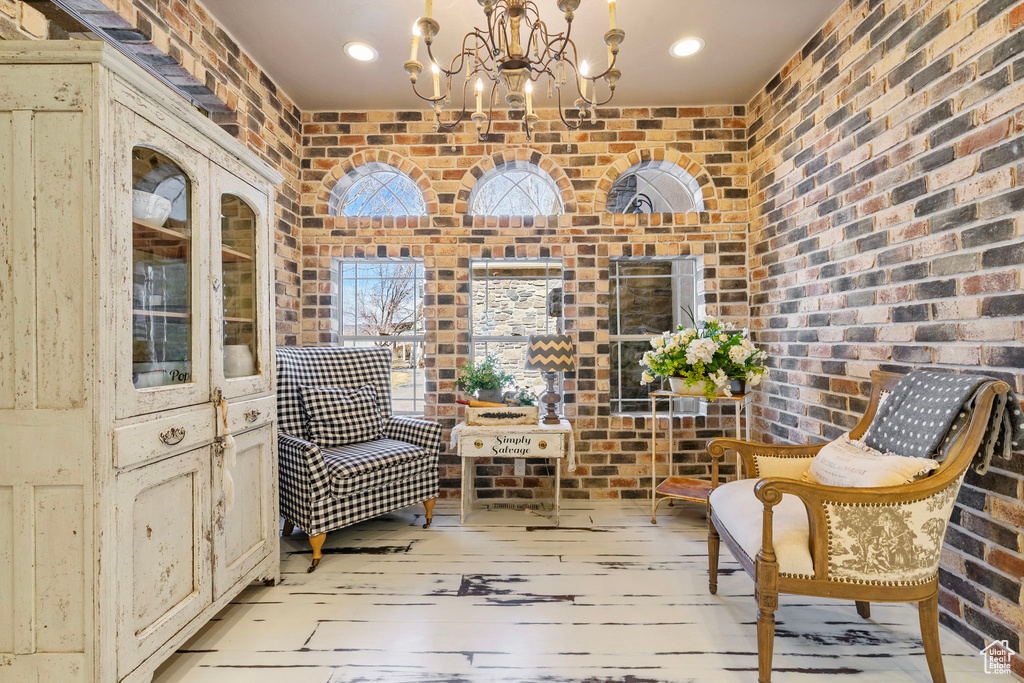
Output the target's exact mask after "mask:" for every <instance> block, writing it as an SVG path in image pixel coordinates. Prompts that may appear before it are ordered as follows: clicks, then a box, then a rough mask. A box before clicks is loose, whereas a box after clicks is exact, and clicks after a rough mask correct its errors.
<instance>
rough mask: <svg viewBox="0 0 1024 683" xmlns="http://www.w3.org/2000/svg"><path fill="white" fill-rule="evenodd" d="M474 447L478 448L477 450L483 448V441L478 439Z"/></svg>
mask: <svg viewBox="0 0 1024 683" xmlns="http://www.w3.org/2000/svg"><path fill="white" fill-rule="evenodd" d="M473 445H474V446H476V447H477V448H483V447H484V442H483V441H481V440H480V439H477V440H476V441H474V442H473Z"/></svg>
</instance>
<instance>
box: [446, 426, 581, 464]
mask: <svg viewBox="0 0 1024 683" xmlns="http://www.w3.org/2000/svg"><path fill="white" fill-rule="evenodd" d="M564 445H565V435H564V434H530V433H526V434H523V433H514V432H513V433H510V434H498V435H497V436H473V435H471V434H460V435H459V453H460V454H461V455H471V456H474V457H477V456H479V457H494V458H561V457H562V456H563V455H564V453H563V447H564Z"/></svg>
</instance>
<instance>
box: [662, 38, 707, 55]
mask: <svg viewBox="0 0 1024 683" xmlns="http://www.w3.org/2000/svg"><path fill="white" fill-rule="evenodd" d="M703 49H704V39H703V38H697V37H696V36H694V37H691V38H683V39H682V40H677V41H676V42H675V43H673V44H672V47H671V48H670V49H669V52H671V53H672V56H673V57H689V56H690V55H695V54H697V53H698V52H700V51H701V50H703Z"/></svg>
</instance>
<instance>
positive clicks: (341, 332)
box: [332, 257, 427, 415]
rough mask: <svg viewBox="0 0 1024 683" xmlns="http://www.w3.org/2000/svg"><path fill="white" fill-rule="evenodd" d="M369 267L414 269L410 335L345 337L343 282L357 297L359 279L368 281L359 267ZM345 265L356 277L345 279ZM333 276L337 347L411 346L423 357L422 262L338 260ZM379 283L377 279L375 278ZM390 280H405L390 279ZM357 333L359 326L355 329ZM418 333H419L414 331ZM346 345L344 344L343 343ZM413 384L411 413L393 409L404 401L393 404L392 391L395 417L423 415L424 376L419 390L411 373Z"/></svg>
mask: <svg viewBox="0 0 1024 683" xmlns="http://www.w3.org/2000/svg"><path fill="white" fill-rule="evenodd" d="M372 264H383V265H403V264H411V265H414V266H416V270H415V274H414V276H413V278H412V280H413V290H414V291H415V292H418V297H419V305H417V306H416V307H415V309H414V312H413V326H412V330H413V332H412V333H402V334H391V335H380V334H358V333H356V334H345V285H344V281H345V280H355V282H356V283H357V284H356V290H355V296H356V297H358V296H359V286H358V283H359V281H360V280H361V279H363V280H366V279H370V278H366V277H362V278H361V277H360V276H359V266H360V265H372ZM346 265H354V266H356V269H355V276H353V277H346V276H345V275H344V267H345V266H346ZM332 268H333V271H334V273H333V275H334V286H335V287H336V288H337V292H338V302H337V305H336V306H335V316H336V319H337V321H338V334H337V345H338V346H342V347H344V346H348V345H349V344H351V345H352V346H353V347H357V346H358V344H359V343H360V342H364V343H365V342H370V343H376V342H397V343H409V344H412V346H413V348H414V349H416V348H419V349H420V356H421V357H423V358H425V357H426V325H425V324H424V322H425V317H424V316H423V302H424V295H425V292H426V288H425V287H426V284H425V283H426V269H425V267H424V264H423V259H418V258H408V257H395V258H381V257H366V258H364V257H351V258H346V257H338V258H335V259H334V262H333V264H332ZM374 279H379V278H374ZM390 279H396V280H397V279H408V278H390ZM356 315H358V308H357V309H356ZM357 329H358V326H357ZM417 330H418V331H417ZM346 342H347V343H346ZM412 381H413V398H412V407H413V409H412V410H401V409H398V408H397V407H396V406H400V405H402V403H404V399H398V400H399V401H400V403H396V401H395V396H394V394H395V390H394V388H392V390H391V393H392V397H391V408H392V410H391V412H392V414H394V415H423V413H424V410H423V409H424V408H425V407H426V401H427V399H426V390H427V387H426V375H425V374H424V378H423V386H422V387H418V386H417V385H418V381H417V376H416V373H415V372H413V373H412Z"/></svg>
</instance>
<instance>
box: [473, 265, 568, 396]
mask: <svg viewBox="0 0 1024 683" xmlns="http://www.w3.org/2000/svg"><path fill="white" fill-rule="evenodd" d="M510 263H516V264H519V263H525V264H530V265H544V266H545V275H544V298H545V300H547V299H548V298H549V297H550V296H551V290H552V289H555V287H552V286H551V285H552V282H555V283H558V285H559V286H560V287H561V288H562V296H563V305H564V296H565V267H564V265H563V263H562V259H555V258H509V259H500V258H497V259H496V258H475V259H470V262H469V357H470V359H471V360H475V359H476V357H477V344H483V345H484V354H483V355H485V356H486V355H487V353H488V347H487V345H488V344H500V343H501V342H520V343H522V344H526V343H527V340H528V339H529V338H530V337H529V335H528V334H527V335H493V334H484V335H481V334H477V333H476V332H475V329H476V325H475V321H476V304H475V303H474V298H475V297H474V296H473V290H474V283H475V282H476V281H477V280H483V282H484V283H485V284H484V292H485V296H484V300H485V302H486V303H485V315H486V312H487V311H490V288H489V287H487V284H486V283H487V282H489V281H490V280H491V279H492V278H491V276H490V275H489V273H488V274H486V275H485V276H484V277H483V278H479V277H477V276H476V275H475V271H476V270H477V268H478V267H480V265H481V264H482V265H483V266H484V267H485V268H486V269H487V270H488V271H489V269H490V266H491V264H497V265H505V266H508V265H509V264H510ZM552 266H555V267H557V269H558V275H557V276H555V277H552V275H551V273H550V271H551V267H552ZM493 279H495V280H525V279H528V278H522V277H514V276H500V275H499V276H494V278H493ZM562 319H563V320H564V315H563V317H562ZM544 320H545V323H544V334H556V333H558V332H559V330H557V329H552V327H551V324H552V319H551V317H550V316H544ZM562 374H563V373H558V386H559V393H561V389H560V388H561V381H562V379H561V378H562ZM516 379H517V381H518V380H520V378H519V377H517V378H516Z"/></svg>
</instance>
